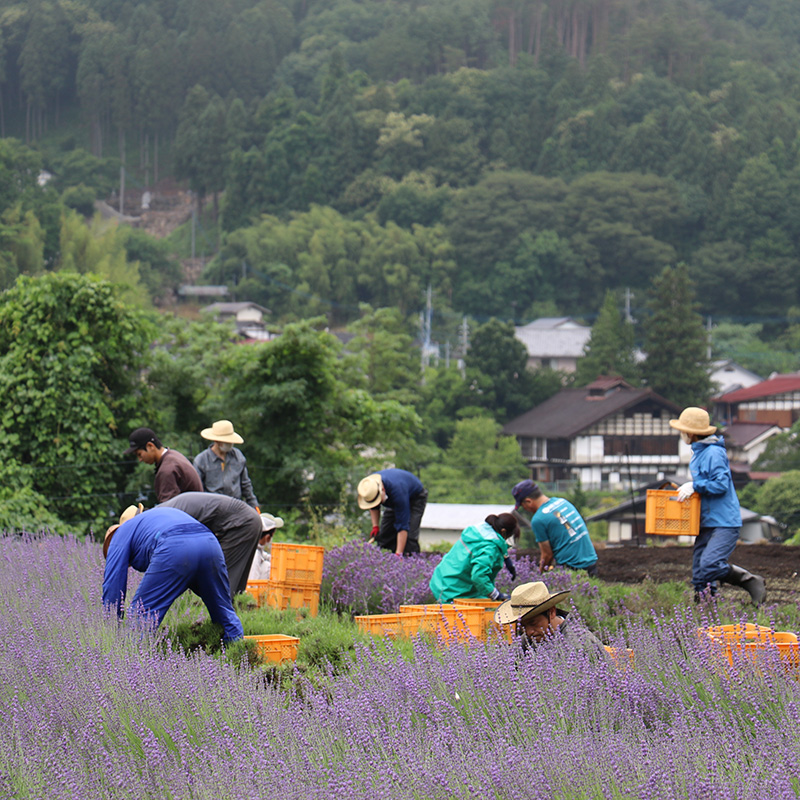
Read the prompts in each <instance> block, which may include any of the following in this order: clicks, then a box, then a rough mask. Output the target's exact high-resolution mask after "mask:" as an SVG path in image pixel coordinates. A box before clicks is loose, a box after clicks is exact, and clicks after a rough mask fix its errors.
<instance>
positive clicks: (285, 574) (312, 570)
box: [269, 542, 325, 586]
mask: <svg viewBox="0 0 800 800" xmlns="http://www.w3.org/2000/svg"><path fill="white" fill-rule="evenodd" d="M324 559H325V548H324V547H319V546H317V545H313V544H290V543H288V542H274V543H273V545H272V560H271V561H270V572H269V579H270V580H271V581H276V582H278V583H294V584H301V583H305V584H313V585H315V586H319V585H320V584H321V583H322V565H323V561H324Z"/></svg>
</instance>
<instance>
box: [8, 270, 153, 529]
mask: <svg viewBox="0 0 800 800" xmlns="http://www.w3.org/2000/svg"><path fill="white" fill-rule="evenodd" d="M151 332H152V331H151V330H150V329H149V327H148V326H147V325H146V324H145V321H144V319H143V317H142V316H141V314H140V313H139V312H137V311H136V310H135V309H133V308H132V307H130V306H129V305H126V304H125V303H123V302H122V301H121V300H120V299H119V297H118V293H117V290H116V289H115V288H114V287H113V286H112V285H111V284H109V283H107V282H105V281H99V280H97V279H95V278H92V277H90V276H85V275H76V274H74V273H58V274H52V275H45V276H42V277H39V278H26V277H22V278H20V279H19V280H18V281H17V283H16V284H15V286H14V287H13V288H12V289H9V290H8V291H6V292H5V293H4V294H3V295H2V296H0V431H2V436H3V441H4V442H5V448H6V455H7V457H8V458H9V459H10V460H12V461H15V462H17V463H18V464H20V465H23V466H24V467H25V468H26V470H29V472H27V473H26V481H27V480H30V483H28V484H27V485H28V486H29V488H30V489H31V490H32V491H34V492H37V493H38V494H40V495H43V496H44V497H45V498H46V499H47V502H48V504H49V505H50V506H51V507H52V508H57V509H58V516H59V518H61V519H62V520H64V521H67V522H70V523H73V524H79V525H85V526H87V527H88V526H90V525H92V526H98V525H102V523H103V521H104V520H105V519H107V518H108V514H109V512H111V511H117V506H118V503H117V499H116V495H115V492H116V491H119V489H120V488H121V481H122V472H121V468H120V464H119V458H120V454H121V452H122V450H123V449H124V444H125V442H126V441H127V440H126V439H124V437H125V435H126V434H127V432H128V431H129V430H130V429H131V427H135V426H134V425H132V422H133V420H134V419H136V418H137V417H136V415H139V414H142V413H144V412H146V409H147V403H146V398H145V396H144V394H143V392H144V387H143V386H142V385H141V384H140V382H139V377H138V376H139V369H140V367H141V366H142V363H143V356H144V354H145V353H146V352H147V344H148V341H149V336H150V334H151ZM73 530H74V528H73Z"/></svg>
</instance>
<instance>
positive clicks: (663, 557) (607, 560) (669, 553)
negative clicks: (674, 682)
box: [521, 543, 800, 605]
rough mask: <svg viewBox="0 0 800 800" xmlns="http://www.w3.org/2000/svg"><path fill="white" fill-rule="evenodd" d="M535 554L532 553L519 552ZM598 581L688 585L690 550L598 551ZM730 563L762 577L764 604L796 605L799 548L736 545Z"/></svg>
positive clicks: (671, 547)
mask: <svg viewBox="0 0 800 800" xmlns="http://www.w3.org/2000/svg"><path fill="white" fill-rule="evenodd" d="M521 553H528V554H531V555H533V554H535V553H536V551H535V550H527V551H521ZM598 557H599V561H598V570H599V572H600V576H599V577H600V578H601V579H602V580H604V581H608V582H610V583H625V584H635V583H641V582H642V581H643V580H645V579H647V578H650V579H651V580H654V581H657V582H660V581H679V582H682V583H685V584H686V586H687V587H688V586H690V585H691V575H692V548H691V546H689V547H681V546H675V545H667V546H662V547H615V548H604V549H601V548H600V547H599V548H598ZM731 563H734V564H738V565H739V566H741V567H744V568H745V569H748V570H750V571H751V572H756V573H758V574H759V575H763V576H764V578H765V579H766V581H767V602H768V603H770V604H772V603H775V604H778V605H783V604H785V603H797V602H800V547H790V546H787V545H782V544H766V543H765V544H751V545H744V544H740V545H738V546H737V547H736V549H735V550H734V551H733V556H731ZM741 591H742V590H741V589H738V588H736V587H735V586H727V585H725V584H723V586H722V592H723V594H728V593H731V592H734V593H736V594H737V595H738V594H740V593H741Z"/></svg>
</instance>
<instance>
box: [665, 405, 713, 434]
mask: <svg viewBox="0 0 800 800" xmlns="http://www.w3.org/2000/svg"><path fill="white" fill-rule="evenodd" d="M669 424H670V425H671V426H672V427H673V428H675V430H677V431H682V432H683V433H688V434H694V435H696V436H708V435H710V434H712V433H714V431H716V429H717V427H716V425H711V424H710V420H709V418H708V411H706V410H705V409H704V408H697V407H695V406H689V407H688V408H684V409H683V411H681V415H680V416H679V417H678V419H671V420H670V421H669Z"/></svg>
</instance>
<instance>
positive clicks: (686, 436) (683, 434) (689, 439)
mask: <svg viewBox="0 0 800 800" xmlns="http://www.w3.org/2000/svg"><path fill="white" fill-rule="evenodd" d="M681 439H683V441H684V442H686V444H691V443H692V437H691V436H690V435H689V434H688V433H686V432H685V431H681Z"/></svg>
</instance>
